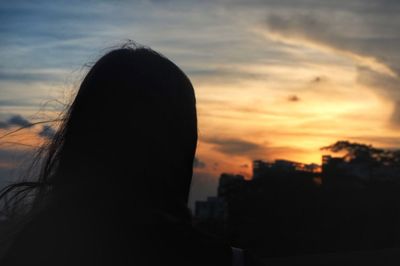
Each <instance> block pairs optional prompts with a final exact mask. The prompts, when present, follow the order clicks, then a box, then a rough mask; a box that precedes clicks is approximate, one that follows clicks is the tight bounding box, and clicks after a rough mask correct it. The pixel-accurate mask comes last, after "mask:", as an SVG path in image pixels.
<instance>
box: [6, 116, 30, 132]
mask: <svg viewBox="0 0 400 266" xmlns="http://www.w3.org/2000/svg"><path fill="white" fill-rule="evenodd" d="M31 124H32V123H31V122H29V120H27V119H25V118H23V117H22V116H21V115H13V116H11V117H10V118H9V119H7V120H6V121H0V128H2V129H8V128H10V127H13V126H19V127H29V126H30V125H31Z"/></svg>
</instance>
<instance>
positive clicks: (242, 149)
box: [204, 138, 264, 158]
mask: <svg viewBox="0 0 400 266" xmlns="http://www.w3.org/2000/svg"><path fill="white" fill-rule="evenodd" d="M204 141H205V142H208V143H210V144H213V145H214V149H215V150H217V151H219V152H221V153H224V154H227V155H239V156H249V157H251V158H257V157H258V156H261V155H262V154H263V151H264V147H263V146H262V145H259V144H257V143H254V142H250V141H246V140H241V139H233V138H226V139H224V138H206V139H204Z"/></svg>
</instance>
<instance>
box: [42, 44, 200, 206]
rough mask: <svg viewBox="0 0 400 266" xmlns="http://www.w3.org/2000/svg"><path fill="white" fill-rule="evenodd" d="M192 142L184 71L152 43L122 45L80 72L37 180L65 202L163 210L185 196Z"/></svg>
mask: <svg viewBox="0 0 400 266" xmlns="http://www.w3.org/2000/svg"><path fill="white" fill-rule="evenodd" d="M196 144H197V118H196V103H195V95H194V90H193V87H192V85H191V83H190V81H189V79H188V78H187V77H186V75H185V74H184V73H183V72H182V71H181V70H180V69H179V68H178V67H177V66H176V65H175V64H174V63H172V62H171V61H170V60H168V59H167V58H165V57H163V56H162V55H160V54H158V53H156V52H154V51H153V50H151V49H147V48H131V47H128V48H126V47H123V48H120V49H116V50H113V51H111V52H109V53H107V54H106V55H104V56H103V57H102V58H100V59H99V60H98V61H97V62H96V63H95V64H94V65H93V67H92V68H91V69H90V71H89V72H88V73H87V75H86V77H85V78H84V80H83V82H82V84H81V86H80V88H79V91H78V93H77V95H76V97H75V100H74V101H73V103H72V105H71V107H70V109H69V110H68V112H67V113H66V115H65V120H64V123H63V125H62V126H61V127H60V129H59V131H58V132H57V134H56V135H55V137H54V140H53V141H52V143H51V144H50V146H49V151H48V154H47V157H46V158H45V162H44V167H43V170H42V173H41V176H40V180H39V183H40V184H42V185H46V186H47V185H50V188H51V189H50V190H46V191H50V192H48V193H50V194H51V195H52V197H51V198H52V199H53V200H55V201H57V200H61V201H62V202H63V203H67V204H69V203H72V204H81V203H84V202H86V203H89V204H99V205H101V204H114V203H116V204H129V206H132V207H135V205H136V207H138V208H141V207H144V208H147V207H151V208H161V209H162V210H165V211H169V210H173V209H175V207H176V206H178V205H181V206H183V205H185V204H186V203H187V199H188V193H189V188H190V183H191V176H192V165H193V159H194V154H195V150H196ZM42 191H43V190H42ZM46 193H47V192H46ZM46 193H45V194H46ZM39 194H40V193H39Z"/></svg>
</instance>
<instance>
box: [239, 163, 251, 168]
mask: <svg viewBox="0 0 400 266" xmlns="http://www.w3.org/2000/svg"><path fill="white" fill-rule="evenodd" d="M240 168H249V165H248V164H247V163H245V164H241V165H240Z"/></svg>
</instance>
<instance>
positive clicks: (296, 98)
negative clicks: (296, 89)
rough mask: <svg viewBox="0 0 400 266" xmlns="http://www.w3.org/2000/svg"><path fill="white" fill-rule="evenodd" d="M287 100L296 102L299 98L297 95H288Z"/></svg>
mask: <svg viewBox="0 0 400 266" xmlns="http://www.w3.org/2000/svg"><path fill="white" fill-rule="evenodd" d="M288 100H289V102H298V101H300V98H299V97H298V96H297V95H291V96H289V97H288Z"/></svg>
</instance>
